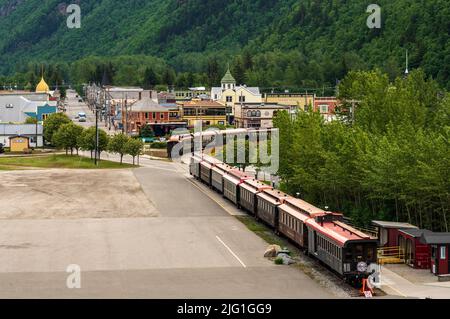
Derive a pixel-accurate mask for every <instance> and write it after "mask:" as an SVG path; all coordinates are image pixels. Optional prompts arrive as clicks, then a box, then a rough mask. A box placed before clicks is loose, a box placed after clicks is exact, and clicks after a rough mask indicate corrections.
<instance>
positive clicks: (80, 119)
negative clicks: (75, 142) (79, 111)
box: [78, 117, 86, 122]
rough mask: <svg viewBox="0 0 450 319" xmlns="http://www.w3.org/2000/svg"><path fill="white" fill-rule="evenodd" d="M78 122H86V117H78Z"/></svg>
mask: <svg viewBox="0 0 450 319" xmlns="http://www.w3.org/2000/svg"><path fill="white" fill-rule="evenodd" d="M78 122H86V118H85V117H80V118H79V119H78Z"/></svg>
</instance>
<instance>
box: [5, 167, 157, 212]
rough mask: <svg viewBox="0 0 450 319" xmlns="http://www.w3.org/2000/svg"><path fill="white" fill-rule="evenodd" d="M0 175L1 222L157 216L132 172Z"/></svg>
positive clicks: (67, 171) (62, 171) (15, 172)
mask: <svg viewBox="0 0 450 319" xmlns="http://www.w3.org/2000/svg"><path fill="white" fill-rule="evenodd" d="M0 174H1V175H0V179H1V182H0V193H1V194H2V200H1V201H0V219H5V218H6V219H61V218H64V219H65V218H117V217H152V216H157V215H158V213H157V211H156V209H155V207H154V206H153V205H152V203H151V202H150V201H149V200H148V199H147V197H146V196H145V195H144V193H143V191H142V188H141V186H140V184H139V183H138V182H137V180H136V178H135V177H134V174H133V171H132V170H70V169H67V170H64V169H52V170H30V171H9V172H1V173H0Z"/></svg>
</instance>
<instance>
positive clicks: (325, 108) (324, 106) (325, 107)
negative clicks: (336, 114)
mask: <svg viewBox="0 0 450 319" xmlns="http://www.w3.org/2000/svg"><path fill="white" fill-rule="evenodd" d="M319 107H320V113H328V105H327V104H322V105H319Z"/></svg>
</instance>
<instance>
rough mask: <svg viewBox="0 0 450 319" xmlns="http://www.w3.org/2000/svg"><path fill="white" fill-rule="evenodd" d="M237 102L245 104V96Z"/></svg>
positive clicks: (240, 97)
mask: <svg viewBox="0 0 450 319" xmlns="http://www.w3.org/2000/svg"><path fill="white" fill-rule="evenodd" d="M239 102H242V103H245V96H244V95H241V96H239Z"/></svg>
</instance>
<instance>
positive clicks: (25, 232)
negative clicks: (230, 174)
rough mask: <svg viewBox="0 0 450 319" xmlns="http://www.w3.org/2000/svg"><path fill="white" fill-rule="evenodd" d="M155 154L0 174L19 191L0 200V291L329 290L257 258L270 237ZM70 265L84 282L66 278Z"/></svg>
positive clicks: (211, 294) (19, 294)
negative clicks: (138, 161) (95, 165)
mask: <svg viewBox="0 0 450 319" xmlns="http://www.w3.org/2000/svg"><path fill="white" fill-rule="evenodd" d="M154 163H155V166H154V167H152V166H151V163H150V162H149V164H148V165H147V166H146V167H143V168H139V169H136V170H123V171H104V170H102V171H95V170H94V171H70V172H69V171H65V170H64V171H62V170H50V171H24V172H3V173H0V174H3V175H2V176H1V177H2V178H0V185H1V186H0V187H1V188H2V192H9V194H15V195H14V196H13V197H14V199H15V200H12V199H11V198H9V199H7V200H6V203H7V204H5V202H4V203H2V204H1V205H2V207H1V208H0V211H7V212H8V213H7V214H3V216H2V218H3V219H0V228H1V229H2V232H0V297H6V298H9V297H16V298H23V297H29V298H30V297H31V298H40V297H51V298H52V297H58V298H70V297H76V298H78V297H86V298H100V297H105V298H118V297H133V298H329V297H333V295H332V294H331V293H329V292H328V291H327V290H326V289H324V288H323V287H322V286H320V285H319V284H318V283H316V282H315V281H314V280H312V279H311V278H309V277H308V276H307V275H305V274H304V273H303V272H302V271H300V270H299V269H297V268H294V267H287V266H276V265H274V264H273V263H272V262H270V261H268V260H266V259H265V258H263V257H262V255H263V252H264V250H265V248H266V246H267V244H266V243H265V242H264V241H263V240H262V239H260V238H259V237H258V236H256V235H255V234H253V233H252V232H250V231H249V230H248V229H247V228H246V227H245V226H244V225H243V224H242V223H240V222H239V221H238V220H237V219H236V218H235V217H233V216H231V215H230V214H229V213H228V212H227V211H225V210H224V209H223V208H222V206H221V205H220V204H219V203H218V202H216V201H215V200H213V199H211V198H210V197H209V196H207V195H206V194H205V193H204V192H202V191H201V190H200V189H199V188H196V187H194V186H193V185H192V183H191V182H190V181H189V180H188V179H187V177H186V176H185V174H183V173H182V172H180V170H179V167H177V166H176V164H172V163H163V162H154ZM14 174H17V175H14ZM63 176H67V178H62V177H63ZM116 179H118V180H116ZM99 181H101V182H99ZM20 194H22V197H20V196H19V195H20ZM53 194H54V195H53ZM28 197H30V198H31V199H30V202H29V203H28V204H26V202H27V201H28V199H27V198H28ZM41 197H42V199H41V202H40V203H39V201H38V198H41ZM80 197H81V198H84V202H85V204H83V205H81V204H80V202H79V201H78V198H80ZM52 199H56V200H52ZM13 202H15V203H16V206H14V205H12V203H13ZM136 202H137V203H136ZM76 207H80V209H77V208H76ZM5 209H6V210H5ZM70 264H77V265H79V266H80V267H81V271H82V273H81V275H82V277H81V278H82V288H81V289H68V288H67V286H66V279H67V276H68V274H67V273H66V272H65V271H66V268H67V266H68V265H70Z"/></svg>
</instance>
